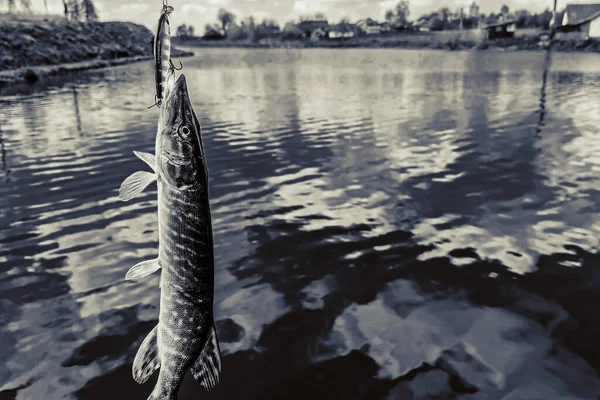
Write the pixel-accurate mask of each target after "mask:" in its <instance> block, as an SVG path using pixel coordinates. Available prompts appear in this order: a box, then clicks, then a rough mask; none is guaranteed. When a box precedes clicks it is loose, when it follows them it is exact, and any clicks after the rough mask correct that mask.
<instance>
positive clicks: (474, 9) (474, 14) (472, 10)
mask: <svg viewBox="0 0 600 400" xmlns="http://www.w3.org/2000/svg"><path fill="white" fill-rule="evenodd" d="M469 17H471V18H479V4H477V3H475V2H473V3H471V5H470V6H469Z"/></svg>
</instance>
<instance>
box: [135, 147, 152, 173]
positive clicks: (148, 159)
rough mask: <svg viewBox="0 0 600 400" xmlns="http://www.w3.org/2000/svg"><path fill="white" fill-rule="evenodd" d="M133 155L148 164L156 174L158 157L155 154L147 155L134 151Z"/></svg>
mask: <svg viewBox="0 0 600 400" xmlns="http://www.w3.org/2000/svg"><path fill="white" fill-rule="evenodd" d="M133 154H135V155H136V157H137V158H139V159H140V160H142V161H143V162H145V163H146V164H148V166H149V167H150V168H152V171H154V172H156V157H154V154H150V153H145V152H143V151H134V152H133Z"/></svg>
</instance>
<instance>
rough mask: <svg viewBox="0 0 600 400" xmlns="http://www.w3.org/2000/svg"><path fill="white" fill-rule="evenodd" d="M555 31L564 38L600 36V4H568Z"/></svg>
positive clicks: (558, 36) (560, 37)
mask: <svg viewBox="0 0 600 400" xmlns="http://www.w3.org/2000/svg"><path fill="white" fill-rule="evenodd" d="M555 31H556V38H557V39H563V40H565V39H566V40H569V39H576V40H587V39H591V38H600V4H568V5H567V8H566V9H565V12H564V15H563V17H562V21H561V23H560V24H558V26H556V28H555Z"/></svg>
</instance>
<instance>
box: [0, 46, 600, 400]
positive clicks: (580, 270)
mask: <svg viewBox="0 0 600 400" xmlns="http://www.w3.org/2000/svg"><path fill="white" fill-rule="evenodd" d="M197 54H198V55H197V56H196V57H194V58H192V59H187V60H185V68H184V70H183V71H184V73H185V74H186V78H187V81H188V85H189V90H190V94H191V97H192V100H193V104H194V107H195V110H196V113H197V114H198V117H199V119H200V122H201V125H202V128H203V140H204V146H205V149H206V151H207V161H208V166H209V172H210V185H211V186H210V195H211V204H212V213H213V224H214V226H213V230H214V235H215V257H216V267H215V268H216V277H215V281H216V282H215V283H216V288H215V319H216V321H217V328H218V334H219V338H220V341H221V350H222V352H223V375H222V381H221V384H220V385H219V386H218V387H217V389H215V390H214V391H213V392H211V393H208V394H207V393H204V392H203V389H202V388H201V387H200V385H199V384H198V383H196V382H195V381H194V380H193V379H192V378H190V377H189V376H188V377H187V378H186V380H185V381H184V384H183V386H182V389H181V391H180V399H196V398H206V399H209V398H213V399H238V398H245V399H282V398H286V399H306V398H319V399H320V398H323V399H333V398H340V399H341V398H344V399H382V400H383V399H387V400H395V399H434V398H442V399H504V400H513V399H520V400H523V399H525V400H526V399H532V400H533V399H598V396H599V395H600V377H599V375H598V374H599V372H600V350H599V348H598V346H597V342H596V338H597V337H598V336H599V335H600V316H599V314H598V313H597V312H595V311H594V310H595V309H596V305H597V304H599V303H600V269H599V265H600V263H599V261H600V257H599V256H598V245H599V243H598V237H599V233H600V213H599V211H600V190H599V188H600V186H599V184H600V178H599V175H600V174H599V173H600V156H598V154H600V133H599V131H598V126H600V102H599V101H598V99H600V73H598V72H597V71H600V69H599V66H600V57H599V56H598V55H590V54H552V55H551V57H550V58H548V57H546V56H545V54H544V53H542V52H540V53H526V52H522V53H491V52H479V53H478V52H461V53H450V52H443V51H407V50H392V49H387V50H367V49H361V50H338V51H332V50H318V49H314V50H309V49H307V50H283V49H276V50H240V49H227V50H223V49H201V50H198V51H197ZM545 70H546V73H545ZM152 81H153V77H152V69H151V63H138V64H134V65H127V66H122V67H117V68H113V69H110V70H104V71H95V72H91V73H86V74H82V75H74V76H71V77H69V78H67V79H61V80H58V81H55V82H50V83H48V84H44V86H43V87H30V88H23V87H12V88H5V89H3V91H2V92H0V156H1V157H0V343H2V345H1V346H0V398H7V399H19V400H21V399H63V398H70V399H96V398H98V399H101V398H102V399H105V398H106V397H107V396H117V397H118V398H130V399H145V398H146V397H147V395H148V394H149V393H150V391H151V390H152V386H153V385H154V382H155V381H156V375H157V374H155V375H154V376H153V377H152V378H151V379H150V380H149V381H148V382H147V383H146V384H144V385H138V384H136V383H135V382H134V381H133V379H132V377H131V363H132V361H133V357H134V356H135V353H136V351H137V349H138V347H139V345H140V344H141V341H142V340H143V339H144V337H145V336H146V334H147V333H148V332H149V331H150V330H151V329H152V327H153V326H154V325H155V324H156V322H157V318H158V300H159V289H158V280H159V276H158V275H159V274H154V275H153V276H151V277H149V278H146V279H144V280H141V281H136V282H125V281H124V280H123V277H124V275H125V273H126V271H127V270H128V269H129V268H130V267H131V266H133V265H134V264H136V263H137V262H140V261H143V260H145V259H149V258H153V257H155V255H156V251H157V238H158V233H157V230H156V229H157V220H156V188H155V186H152V188H151V189H150V190H147V191H146V192H145V193H144V194H143V195H142V196H140V197H139V198H136V199H135V200H133V201H131V202H129V203H123V202H120V201H119V200H118V198H117V194H118V187H119V185H120V184H121V182H122V181H123V179H125V177H127V176H128V175H129V174H131V173H133V172H134V171H136V170H140V169H145V168H146V166H145V164H144V163H143V162H141V161H140V160H138V159H137V158H135V157H134V155H133V153H132V152H133V150H139V151H147V152H153V146H154V138H155V135H156V123H157V111H156V109H152V110H148V109H147V107H148V106H149V105H151V104H152V103H153V99H154V97H153V87H152Z"/></svg>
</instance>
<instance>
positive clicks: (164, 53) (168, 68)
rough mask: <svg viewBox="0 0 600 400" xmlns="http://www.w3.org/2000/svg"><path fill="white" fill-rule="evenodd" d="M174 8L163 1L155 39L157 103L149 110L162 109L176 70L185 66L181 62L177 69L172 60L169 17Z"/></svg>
mask: <svg viewBox="0 0 600 400" xmlns="http://www.w3.org/2000/svg"><path fill="white" fill-rule="evenodd" d="M173 10H174V8H173V7H171V6H169V5H168V4H167V2H166V0H165V1H163V8H162V11H161V13H160V17H159V18H158V29H157V30H156V35H155V37H154V44H153V51H154V82H155V85H156V94H155V100H156V102H155V103H154V104H153V105H151V106H150V107H148V108H152V107H154V106H157V107H160V105H161V104H162V101H163V99H164V98H165V95H166V93H167V89H168V86H169V81H170V80H171V79H172V78H173V73H174V70H180V69H182V68H183V64H181V62H179V65H180V67H179V68H176V67H175V66H174V65H173V61H172V60H171V25H170V24H169V15H170V14H171V13H172V12H173Z"/></svg>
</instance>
